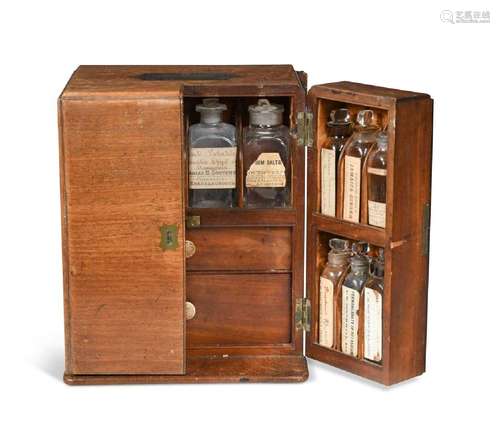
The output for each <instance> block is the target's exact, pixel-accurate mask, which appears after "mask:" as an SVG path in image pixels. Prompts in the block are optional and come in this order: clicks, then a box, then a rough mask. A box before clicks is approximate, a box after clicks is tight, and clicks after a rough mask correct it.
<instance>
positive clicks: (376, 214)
mask: <svg viewBox="0 0 500 447" xmlns="http://www.w3.org/2000/svg"><path fill="white" fill-rule="evenodd" d="M368 223H369V224H370V225H374V226H376V227H381V228H385V203H381V202H374V201H373V200H368Z"/></svg>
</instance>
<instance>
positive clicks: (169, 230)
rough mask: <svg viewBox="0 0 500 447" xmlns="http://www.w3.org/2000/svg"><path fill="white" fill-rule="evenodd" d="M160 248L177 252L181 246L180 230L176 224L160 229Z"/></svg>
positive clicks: (163, 226)
mask: <svg viewBox="0 0 500 447" xmlns="http://www.w3.org/2000/svg"><path fill="white" fill-rule="evenodd" d="M160 235H161V236H160V247H161V249H162V250H163V251H165V250H175V249H176V248H177V247H178V246H179V240H178V228H177V225H176V224H173V225H162V226H161V227H160Z"/></svg>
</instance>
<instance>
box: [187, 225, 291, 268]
mask: <svg viewBox="0 0 500 447" xmlns="http://www.w3.org/2000/svg"><path fill="white" fill-rule="evenodd" d="M186 238H187V240H189V241H191V242H192V244H194V245H193V246H194V250H195V251H194V254H193V255H192V256H191V257H189V258H188V259H187V262H186V268H187V270H188V271H209V270H226V271H241V270H245V271H290V270H291V268H292V229H291V228H290V227H269V226H268V227H243V226H242V227H209V228H202V229H201V228H200V229H189V230H187V232H186Z"/></svg>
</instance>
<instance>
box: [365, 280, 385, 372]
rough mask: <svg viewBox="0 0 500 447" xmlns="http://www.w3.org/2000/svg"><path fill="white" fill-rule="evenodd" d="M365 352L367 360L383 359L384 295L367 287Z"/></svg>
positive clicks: (377, 360) (376, 360) (378, 360)
mask: <svg viewBox="0 0 500 447" xmlns="http://www.w3.org/2000/svg"><path fill="white" fill-rule="evenodd" d="M364 293H365V353H364V357H365V358H366V359H367V360H372V361H374V362H380V361H381V360H382V295H381V294H380V292H377V291H376V290H373V289H370V288H365V292H364Z"/></svg>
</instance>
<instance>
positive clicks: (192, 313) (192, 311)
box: [186, 301, 196, 320]
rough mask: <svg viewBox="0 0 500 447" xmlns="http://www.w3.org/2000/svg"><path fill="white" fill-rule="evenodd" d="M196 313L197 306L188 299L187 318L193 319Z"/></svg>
mask: <svg viewBox="0 0 500 447" xmlns="http://www.w3.org/2000/svg"><path fill="white" fill-rule="evenodd" d="M195 315H196V307H194V304H193V303H190V302H189V301H186V320H192V319H193V318H194V316H195Z"/></svg>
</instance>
